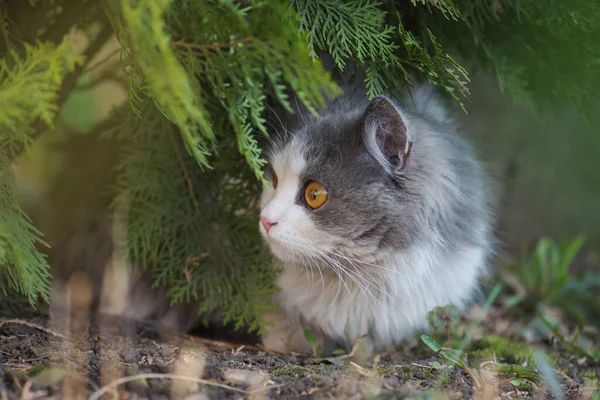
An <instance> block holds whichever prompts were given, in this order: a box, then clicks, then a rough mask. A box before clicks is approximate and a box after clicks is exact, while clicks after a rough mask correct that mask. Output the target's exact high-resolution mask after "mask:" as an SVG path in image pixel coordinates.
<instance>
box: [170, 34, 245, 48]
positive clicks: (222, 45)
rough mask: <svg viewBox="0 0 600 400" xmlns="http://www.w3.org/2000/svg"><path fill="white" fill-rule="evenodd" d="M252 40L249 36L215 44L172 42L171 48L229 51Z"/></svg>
mask: <svg viewBox="0 0 600 400" xmlns="http://www.w3.org/2000/svg"><path fill="white" fill-rule="evenodd" d="M251 40H252V38H251V37H250V36H247V37H245V38H242V39H238V40H234V41H233V42H229V43H215V44H196V43H186V42H182V41H178V40H172V41H171V46H173V47H185V48H188V49H192V50H216V49H229V48H231V47H234V46H236V45H238V44H240V43H248V42H250V41H251Z"/></svg>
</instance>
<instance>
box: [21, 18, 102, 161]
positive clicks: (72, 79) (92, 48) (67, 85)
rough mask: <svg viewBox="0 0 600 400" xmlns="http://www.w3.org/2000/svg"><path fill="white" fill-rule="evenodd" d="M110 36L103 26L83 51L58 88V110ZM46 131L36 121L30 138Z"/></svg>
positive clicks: (40, 121) (41, 124) (42, 124)
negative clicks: (81, 57) (78, 62)
mask: <svg viewBox="0 0 600 400" xmlns="http://www.w3.org/2000/svg"><path fill="white" fill-rule="evenodd" d="M111 35H112V29H111V27H110V26H108V25H105V26H104V27H103V28H102V30H101V31H100V32H99V33H98V35H97V36H96V38H95V39H94V40H93V41H92V42H91V43H90V44H89V46H88V47H87V48H86V49H85V51H84V52H83V57H84V58H85V59H84V61H83V62H82V63H80V64H78V65H76V66H75V68H74V69H73V71H72V72H71V73H69V74H68V75H67V76H66V77H65V79H64V80H63V82H62V86H61V88H60V91H59V94H58V98H57V100H56V106H57V108H58V109H60V107H62V106H63V105H64V104H65V102H66V101H67V99H68V98H69V95H70V94H71V92H72V91H73V89H74V88H75V85H76V83H77V80H78V79H79V78H80V77H81V75H82V73H83V72H84V71H85V69H86V68H87V66H88V65H89V63H90V61H91V60H92V58H93V57H94V55H96V53H98V51H100V49H101V48H102V46H103V45H104V44H105V43H106V42H107V41H108V39H109V38H110V36H111ZM46 129H48V125H47V124H46V123H45V122H44V121H42V120H40V119H38V120H37V121H36V122H34V124H33V125H32V131H33V132H32V138H35V137H36V136H38V135H39V134H41V133H42V132H43V131H45V130H46ZM19 153H20V151H19Z"/></svg>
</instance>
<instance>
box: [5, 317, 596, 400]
mask: <svg viewBox="0 0 600 400" xmlns="http://www.w3.org/2000/svg"><path fill="white" fill-rule="evenodd" d="M492 311H493V310H492ZM491 314H492V315H491V317H490V318H489V319H488V320H493V318H494V317H493V312H492V313H491ZM67 327H68V329H67ZM495 362H499V361H497V360H491V361H487V364H488V365H495V364H494V363H495ZM560 362H561V364H562V367H563V368H562V369H561V373H562V374H563V375H564V377H561V379H562V381H561V383H562V385H563V389H564V391H565V392H566V393H568V394H570V395H569V398H591V395H590V396H589V397H587V396H586V393H587V394H589V393H593V392H592V391H590V389H589V388H586V387H585V384H584V382H585V381H584V379H583V376H584V375H585V374H582V373H581V370H585V371H587V372H586V373H587V376H589V375H590V371H591V373H592V374H593V373H594V372H593V371H594V369H596V375H599V376H600V365H596V364H593V363H590V362H589V360H586V361H585V362H584V363H581V362H579V361H578V360H577V359H574V358H573V357H571V356H568V355H566V356H565V357H563V358H562V359H561V361H560ZM578 362H579V364H578ZM484 364H486V362H482V361H481V360H480V363H479V366H480V367H479V368H478V369H479V370H480V371H479V375H478V380H479V381H480V382H481V383H482V384H480V385H479V386H477V385H475V384H474V380H473V377H472V375H471V374H470V373H469V372H467V371H466V370H465V369H464V368H459V367H456V366H454V367H451V366H447V365H444V360H443V359H442V358H441V357H439V356H438V355H436V354H435V353H434V352H433V351H431V350H430V349H429V348H427V347H426V346H423V344H422V343H420V342H418V341H416V340H415V341H412V342H410V341H409V342H408V343H407V344H406V345H404V346H403V347H402V348H399V349H398V350H396V351H394V352H391V353H389V354H383V355H380V356H376V357H375V359H372V360H368V361H366V362H362V363H359V362H357V361H356V360H354V359H353V358H352V357H348V356H338V357H330V358H319V357H317V356H315V355H296V354H276V353H273V352H268V351H265V349H262V348H260V347H259V346H255V345H250V344H246V345H243V344H239V343H226V342H219V341H215V340H209V339H203V338H200V337H196V336H191V335H184V334H179V333H175V332H168V331H165V330H164V329H163V330H161V329H158V328H157V327H155V326H152V325H151V324H133V323H131V322H123V321H120V320H115V319H114V318H108V317H102V318H99V317H98V318H88V317H86V316H72V318H71V319H70V320H63V321H61V322H60V323H58V322H57V321H52V320H51V321H48V320H45V319H41V318H37V319H35V318H34V319H29V320H6V319H5V320H0V399H2V400H5V399H6V400H12V399H60V398H67V399H78V398H82V399H83V398H90V399H98V398H117V397H116V396H117V394H118V398H121V399H169V398H182V399H189V400H204V399H267V398H269V399H303V398H306V399H330V398H337V399H372V398H378V399H392V398H412V399H417V398H440V397H436V396H438V395H441V394H442V393H443V397H441V398H451V399H460V398H490V399H492V398H498V399H514V398H531V397H533V398H550V394H549V391H548V390H549V389H547V388H546V387H545V386H544V383H543V382H539V381H538V382H537V385H535V386H536V387H533V388H529V389H523V388H517V387H516V386H515V385H514V384H511V383H510V381H511V377H510V376H508V378H507V377H506V376H502V375H499V374H495V375H494V374H492V375H493V376H492V375H489V374H488V375H489V379H488V378H486V372H485V371H486V368H485V365H484ZM573 366H577V367H578V368H579V370H573V369H572V368H573ZM568 368H571V370H569V369H568ZM567 370H569V371H575V372H570V373H571V375H570V376H568V375H567V374H566V373H564V372H562V371H567ZM577 371H579V372H577ZM149 374H153V375H149ZM124 377H125V378H127V377H129V379H130V380H129V381H127V382H124V381H123V379H122V378H124ZM119 382H121V383H120V384H118V385H116V384H115V383H119ZM517 386H518V385H517ZM486 391H490V393H489V394H490V396H488V397H486V396H485V392H486ZM571 395H573V396H574V397H571ZM101 396H103V397H101Z"/></svg>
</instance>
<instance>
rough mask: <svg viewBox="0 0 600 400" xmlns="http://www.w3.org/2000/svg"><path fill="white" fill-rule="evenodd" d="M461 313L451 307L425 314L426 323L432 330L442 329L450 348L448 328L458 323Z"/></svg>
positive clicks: (440, 308)
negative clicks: (444, 331)
mask: <svg viewBox="0 0 600 400" xmlns="http://www.w3.org/2000/svg"><path fill="white" fill-rule="evenodd" d="M461 316H462V313H461V311H460V310H459V309H458V308H457V307H455V306H453V305H447V306H444V307H436V308H434V309H433V310H431V311H430V312H429V313H428V314H427V321H428V322H429V325H431V326H432V327H433V328H434V329H440V328H444V329H445V330H446V337H447V340H448V346H450V327H451V326H452V325H454V324H456V323H457V322H458V321H460V318H461Z"/></svg>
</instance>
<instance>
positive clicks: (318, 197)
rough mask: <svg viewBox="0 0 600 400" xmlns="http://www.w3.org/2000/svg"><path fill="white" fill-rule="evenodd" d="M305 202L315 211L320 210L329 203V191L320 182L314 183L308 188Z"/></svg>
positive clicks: (305, 193) (305, 192)
mask: <svg viewBox="0 0 600 400" xmlns="http://www.w3.org/2000/svg"><path fill="white" fill-rule="evenodd" d="M304 200H306V204H308V206H309V207H310V208H312V209H313V210H314V209H315V208H319V207H321V206H322V205H323V204H325V202H326V201H327V189H325V186H323V185H321V184H320V183H319V182H315V181H312V182H310V183H309V184H308V186H306V190H305V191H304Z"/></svg>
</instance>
